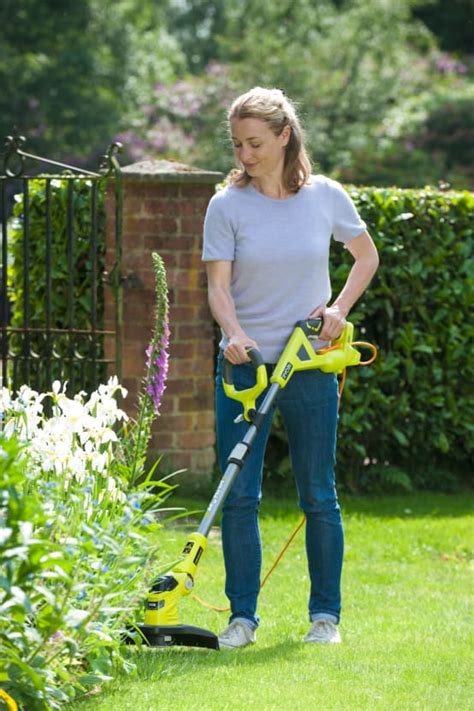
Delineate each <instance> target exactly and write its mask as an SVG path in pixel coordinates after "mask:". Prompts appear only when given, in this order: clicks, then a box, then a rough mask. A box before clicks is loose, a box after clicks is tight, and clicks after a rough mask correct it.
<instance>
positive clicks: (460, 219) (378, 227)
mask: <svg viewBox="0 0 474 711" xmlns="http://www.w3.org/2000/svg"><path fill="white" fill-rule="evenodd" d="M349 193H350V195H351V197H352V198H353V200H354V202H355V204H356V206H357V208H358V210H359V211H360V214H361V215H362V217H363V219H364V220H365V221H366V222H367V225H368V230H369V232H370V233H371V234H372V236H373V238H374V240H375V242H376V244H377V247H378V249H379V252H380V257H381V266H380V268H379V271H378V273H377V276H376V277H375V279H374V282H373V284H372V285H371V287H370V288H369V290H368V291H367V292H366V294H365V295H364V296H363V297H362V298H361V300H360V302H359V303H358V304H357V305H356V306H355V308H354V310H353V312H352V313H351V314H350V317H349V318H350V320H351V321H352V322H353V323H354V325H355V327H356V339H357V340H368V341H371V342H372V343H375V344H376V345H377V347H378V349H379V356H378V359H377V360H376V362H375V363H374V365H372V366H370V367H366V368H363V367H361V368H351V369H349V371H348V382H347V384H346V388H345V391H344V395H343V398H342V403H341V410H340V426H339V440H338V468H337V472H338V478H339V480H340V482H341V483H342V484H343V485H344V486H346V487H347V488H349V489H351V490H353V491H361V490H362V491H363V490H374V489H377V488H378V489H407V488H410V487H412V486H414V487H424V488H434V489H440V490H450V489H452V488H453V487H455V486H456V484H457V483H459V476H457V474H459V472H462V471H463V470H466V469H467V468H468V467H469V463H470V462H472V448H473V437H472V434H473V429H474V427H473V398H472V389H471V386H470V384H469V383H470V377H471V374H472V372H473V369H474V354H473V351H472V348H471V347H470V345H469V344H471V343H472V342H473V337H474V333H473V330H474V329H473V326H472V319H471V315H472V310H473V288H472V287H473V273H472V266H473V263H472V244H473V237H474V224H473V219H472V218H473V210H474V196H473V195H472V194H471V193H468V192H464V193H461V192H446V193H443V192H439V191H436V190H433V189H431V188H426V189H425V190H401V189H396V188H387V189H384V188H350V189H349ZM332 255H333V257H332V258H333V267H332V286H333V294H337V293H338V292H339V290H340V289H341V288H342V285H343V283H344V281H345V279H346V277H347V274H348V270H349V268H350V264H351V262H352V260H351V257H350V255H349V254H348V253H347V252H346V251H345V250H337V248H335V249H333V251H332ZM285 440H286V435H285V433H284V430H283V428H282V425H281V422H280V421H279V420H277V421H276V423H275V429H274V434H273V437H272V442H271V448H270V449H271V451H270V460H269V461H270V468H271V469H273V468H276V469H278V468H280V470H283V471H285V470H286V469H287V468H288V462H287V460H283V459H282V457H283V456H284V455H285V454H286V449H285V450H284V449H283V448H282V442H285Z"/></svg>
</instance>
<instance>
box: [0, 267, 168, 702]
mask: <svg viewBox="0 0 474 711" xmlns="http://www.w3.org/2000/svg"><path fill="white" fill-rule="evenodd" d="M153 260H154V267H155V274H156V285H157V289H156V291H157V301H156V304H157V306H156V325H155V329H154V333H153V335H152V338H151V342H150V347H149V350H148V352H147V356H148V357H147V368H146V374H145V378H144V383H143V389H142V393H141V396H140V402H139V408H138V416H137V419H136V420H134V421H131V420H129V418H128V417H127V415H126V414H125V412H124V411H123V409H121V407H120V406H119V402H118V401H119V400H120V399H121V398H123V397H125V396H126V394H127V393H126V390H125V389H124V388H123V387H121V386H120V384H119V383H118V381H117V378H116V377H111V378H110V379H109V381H108V382H107V383H106V384H102V385H100V386H99V388H98V389H97V390H96V391H94V392H93V393H92V394H90V395H86V393H79V394H77V395H75V396H74V397H68V395H66V384H65V383H62V384H61V383H60V382H59V381H55V382H54V384H53V388H52V390H51V392H48V393H38V392H36V391H34V390H32V389H31V388H29V387H28V386H26V385H25V386H22V387H21V388H20V390H19V392H18V393H17V394H16V395H15V396H13V395H12V394H11V393H10V392H9V391H8V390H7V389H6V388H4V389H3V390H2V392H1V398H0V411H1V419H2V422H1V424H2V430H1V433H0V492H1V494H0V660H1V661H0V688H2V690H3V692H4V694H8V695H9V696H10V697H11V698H12V699H14V700H15V702H16V703H17V704H18V705H19V707H20V708H22V709H28V711H43V710H44V711H46V710H48V709H55V708H60V707H64V704H65V703H67V702H70V700H71V699H72V698H74V697H75V696H76V695H77V694H78V693H80V694H81V693H85V692H86V691H87V690H88V689H91V688H93V687H95V686H96V685H97V684H99V683H101V682H103V681H104V680H107V679H110V678H111V677H112V675H113V674H115V673H116V672H117V670H118V669H121V670H123V671H127V672H131V671H133V669H134V664H133V662H132V661H131V660H130V659H127V658H125V657H124V656H123V654H122V651H121V646H122V633H123V630H124V626H125V625H126V624H127V623H128V621H130V620H133V618H134V614H135V611H136V609H137V608H139V607H140V600H141V597H142V596H143V594H144V592H145V590H146V587H147V584H148V583H149V576H150V574H151V570H150V563H151V561H153V564H154V565H153V572H155V573H156V571H157V562H156V553H157V549H158V546H157V545H156V544H153V543H151V542H150V538H149V533H150V531H153V530H154V529H156V528H159V525H160V524H158V523H157V520H156V517H155V516H154V512H155V511H156V510H157V509H158V508H159V507H162V504H163V502H164V500H165V499H166V498H167V496H168V495H169V493H170V491H171V490H172V488H173V487H172V486H171V485H170V484H168V483H166V482H164V481H163V482H156V481H153V483H151V478H152V476H153V474H154V469H155V467H154V466H153V467H152V468H151V470H150V471H148V472H146V471H145V467H146V450H147V445H148V441H149V436H150V427H151V423H152V421H153V418H154V417H155V415H156V414H157V413H158V411H159V408H160V402H161V397H162V394H163V391H164V388H165V380H166V373H167V358H168V355H167V345H168V303H167V290H166V275H165V272H164V266H163V263H162V260H161V258H160V257H159V256H158V255H156V254H155V255H153ZM0 703H1V702H0Z"/></svg>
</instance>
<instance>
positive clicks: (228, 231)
mask: <svg viewBox="0 0 474 711" xmlns="http://www.w3.org/2000/svg"><path fill="white" fill-rule="evenodd" d="M226 207H227V201H226V200H225V196H224V195H223V194H222V193H217V195H214V197H213V198H212V199H211V201H210V203H209V205H208V208H207V212H206V217H205V219H204V244H203V250H202V260H203V262H212V261H218V260H228V261H231V262H232V261H234V255H235V234H234V230H233V228H232V224H231V219H230V216H229V214H228V209H226Z"/></svg>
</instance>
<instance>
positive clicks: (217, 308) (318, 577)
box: [203, 87, 378, 648]
mask: <svg viewBox="0 0 474 711" xmlns="http://www.w3.org/2000/svg"><path fill="white" fill-rule="evenodd" d="M228 119H229V128H230V134H231V137H232V142H233V146H234V155H235V159H236V162H237V165H238V168H237V170H234V171H232V172H231V174H230V176H229V180H228V184H227V186H226V187H225V188H224V189H223V190H221V191H220V192H218V193H217V194H216V195H215V196H214V197H213V198H212V199H211V201H210V203H209V206H208V210H207V214H206V220H205V226H204V249H203V260H204V261H205V262H206V264H207V275H208V288H209V304H210V307H211V311H212V314H213V316H214V318H215V319H216V321H217V323H218V324H219V325H220V327H221V329H222V341H221V344H220V345H221V352H220V355H219V358H218V370H217V378H216V418H217V444H218V453H219V463H220V466H221V468H222V470H224V468H225V466H226V461H227V457H228V456H229V454H230V452H231V450H232V448H233V447H234V445H235V444H236V443H237V442H238V441H239V440H240V439H241V438H242V436H243V434H244V432H245V429H246V425H245V424H244V423H241V424H235V423H234V419H235V418H236V417H237V415H238V414H239V412H240V405H239V404H237V403H236V402H235V401H233V400H230V399H228V398H227V397H226V396H225V394H224V392H223V388H222V382H221V379H222V370H221V369H222V359H223V357H225V358H227V359H228V360H229V361H230V362H231V363H233V364H234V365H235V366H237V367H234V383H235V385H236V387H237V388H238V389H240V388H245V387H249V386H250V384H251V383H252V382H254V380H255V373H254V370H253V367H252V365H250V364H249V362H248V361H249V358H248V356H247V352H246V349H247V348H249V347H254V348H258V350H259V351H260V352H261V353H262V355H263V358H264V360H265V363H266V364H268V365H267V369H268V371H269V372H271V369H272V366H273V365H274V364H275V363H276V362H277V360H278V358H279V356H280V354H281V352H282V350H283V347H284V345H285V344H286V342H287V340H288V337H289V335H290V333H291V331H292V329H293V326H294V324H295V323H296V321H299V320H301V319H304V318H308V317H309V318H316V317H319V316H321V317H322V318H323V322H324V326H323V329H322V332H321V340H322V341H324V342H328V341H331V340H332V339H335V338H337V337H338V336H339V335H340V334H341V332H342V330H343V328H344V324H345V319H346V316H347V315H348V313H349V311H350V309H351V308H352V306H353V305H354V303H355V302H356V301H357V299H358V298H359V297H360V296H361V294H362V293H363V292H364V291H365V289H366V288H367V286H368V284H369V282H370V280H371V278H372V276H373V275H374V273H375V271H376V269H377V266H378V255H377V250H376V248H375V246H374V243H373V242H372V239H371V238H370V236H369V234H368V233H367V231H366V229H365V227H366V226H365V223H364V222H363V221H362V220H361V218H360V217H359V215H358V214H357V211H356V209H355V207H354V205H353V203H352V201H351V200H350V198H349V196H348V195H347V194H346V193H345V191H344V190H343V188H342V187H341V186H340V185H339V183H337V182H335V181H333V180H330V179H328V178H326V177H324V176H312V175H311V164H310V161H309V159H308V156H307V153H306V150H305V147H304V143H303V135H302V130H301V126H300V123H299V120H298V117H297V115H296V112H295V109H294V107H293V105H292V104H291V103H290V101H289V100H288V99H287V98H286V97H285V96H284V94H283V93H282V92H281V91H279V90H277V89H262V88H260V87H256V88H254V89H252V90H251V91H249V92H247V93H246V94H243V95H242V96H240V97H238V98H237V99H236V100H235V101H234V103H233V104H232V106H231V108H230V111H229V114H228ZM331 235H332V236H333V237H334V238H335V239H336V240H337V241H339V242H342V243H343V244H344V245H345V246H346V248H347V249H348V250H349V252H350V253H351V255H352V256H353V258H354V264H353V266H352V269H351V271H350V274H349V276H348V279H347V281H346V283H345V286H344V288H343V289H342V291H341V293H340V294H339V295H338V296H337V298H336V299H335V301H333V303H332V304H331V305H330V306H328V302H329V300H330V297H331V288H330V280H329V266H328V259H329V246H330V240H331ZM321 345H322V343H321V344H319V345H318V344H317V347H321ZM262 397H263V396H262ZM276 406H277V407H278V408H279V410H280V411H281V414H282V417H283V421H284V423H285V427H286V429H287V432H288V441H289V447H290V455H291V461H292V469H293V473H294V476H295V479H296V484H297V489H298V495H299V504H300V507H301V508H302V510H303V511H304V513H305V516H306V553H307V558H308V568H309V574H310V580H311V589H310V596H309V618H310V622H311V628H310V630H309V632H308V634H307V635H306V637H305V641H306V642H322V643H338V642H340V641H341V639H340V635H339V631H338V627H337V625H338V623H339V619H340V611H341V591H340V586H341V571H342V559H343V528H342V521H341V514H340V509H339V504H338V501H337V495H336V489H335V474H334V464H335V441H336V424H337V407H338V393H337V382H336V377H335V376H334V375H333V374H326V373H322V372H321V371H319V370H312V371H304V372H297V373H295V374H294V375H293V376H292V378H291V380H290V381H289V383H288V385H287V387H286V388H284V389H283V390H281V391H280V393H279V395H278V399H277V403H276ZM270 425H271V418H270V417H268V418H267V421H266V422H265V424H264V425H263V426H262V428H261V430H260V432H259V434H258V437H257V439H256V441H255V443H254V445H253V449H252V451H251V453H250V454H249V456H248V458H247V460H246V462H245V464H244V466H243V468H242V471H241V472H240V474H239V476H238V477H237V479H236V482H235V484H234V485H233V487H232V490H231V491H230V493H229V495H228V497H227V499H226V501H225V504H224V507H223V512H222V541H223V551H224V560H225V568H226V594H227V596H228V598H229V600H230V604H231V617H230V621H229V626H228V627H227V628H226V629H225V630H224V631H223V632H222V634H221V635H220V636H219V643H220V646H221V647H227V648H238V647H243V646H246V645H248V644H251V643H253V642H255V639H256V635H255V630H256V628H257V626H258V624H259V617H258V615H257V597H258V593H259V588H260V573H261V558H262V555H261V540H260V532H259V526H258V509H259V504H260V499H261V482H262V469H263V458H264V453H265V447H266V443H267V440H268V435H269V432H270Z"/></svg>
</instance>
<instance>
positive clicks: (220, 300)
mask: <svg viewBox="0 0 474 711" xmlns="http://www.w3.org/2000/svg"><path fill="white" fill-rule="evenodd" d="M209 306H210V309H211V313H212V315H213V317H214V318H215V320H216V321H217V323H218V324H219V326H220V327H221V328H222V330H223V331H224V333H225V335H226V336H227V338H229V339H231V338H232V337H233V336H243V335H245V334H244V331H243V330H242V327H241V326H240V324H239V321H238V319H237V314H236V312H235V304H234V300H233V299H232V296H231V294H230V291H229V290H228V289H227V288H225V287H222V286H215V287H212V288H209Z"/></svg>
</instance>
